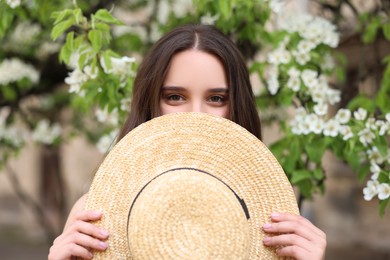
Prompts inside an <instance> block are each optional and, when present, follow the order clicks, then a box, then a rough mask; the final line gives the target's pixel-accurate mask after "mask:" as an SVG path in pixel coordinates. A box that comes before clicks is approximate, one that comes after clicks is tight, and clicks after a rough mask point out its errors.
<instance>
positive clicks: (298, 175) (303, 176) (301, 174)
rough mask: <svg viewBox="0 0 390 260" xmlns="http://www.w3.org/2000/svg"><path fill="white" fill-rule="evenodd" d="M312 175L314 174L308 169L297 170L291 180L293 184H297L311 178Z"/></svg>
mask: <svg viewBox="0 0 390 260" xmlns="http://www.w3.org/2000/svg"><path fill="white" fill-rule="evenodd" d="M311 177H312V175H311V173H310V172H309V171H308V170H306V169H305V170H297V171H294V172H293V173H292V176H291V180H290V181H291V183H292V184H297V183H298V182H301V181H303V180H307V179H311Z"/></svg>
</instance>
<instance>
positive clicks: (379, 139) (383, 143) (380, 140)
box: [374, 136, 388, 158]
mask: <svg viewBox="0 0 390 260" xmlns="http://www.w3.org/2000/svg"><path fill="white" fill-rule="evenodd" d="M374 145H375V146H376V148H378V151H379V152H380V154H381V155H382V156H383V157H384V158H386V157H387V150H388V143H387V136H376V138H375V139H374Z"/></svg>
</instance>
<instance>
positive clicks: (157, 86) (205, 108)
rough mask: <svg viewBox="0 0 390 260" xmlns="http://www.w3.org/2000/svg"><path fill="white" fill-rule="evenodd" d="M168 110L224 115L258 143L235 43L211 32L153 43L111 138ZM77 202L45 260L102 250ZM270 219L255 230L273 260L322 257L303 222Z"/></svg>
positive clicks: (319, 235)
mask: <svg viewBox="0 0 390 260" xmlns="http://www.w3.org/2000/svg"><path fill="white" fill-rule="evenodd" d="M174 112H202V113H209V114H213V115H217V116H221V117H225V118H228V119H230V120H232V121H234V122H235V123H237V124H239V125H241V126H242V127H244V128H246V129H247V130H248V131H249V132H251V133H252V134H253V135H255V136H256V137H258V138H259V139H260V138H261V132H260V120H259V117H258V114H257V110H256V105H255V102H254V96H253V92H252V87H251V84H250V81H249V75H248V71H247V69H246V65H245V63H244V61H243V59H242V57H241V55H240V52H239V50H238V49H237V48H236V46H235V45H234V44H233V43H232V42H231V41H230V40H229V39H228V38H227V37H226V36H224V35H223V34H222V33H221V32H219V31H218V30H216V29H215V28H214V27H211V26H204V25H186V26H183V27H179V28H176V29H174V30H173V31H171V32H170V33H168V34H166V35H165V36H164V37H162V38H161V39H160V40H159V41H158V42H157V43H156V44H155V45H154V47H153V48H152V50H151V51H150V52H149V54H148V55H147V56H146V57H145V59H144V61H143V62H142V64H141V65H140V67H139V70H138V73H137V77H136V79H135V82H134V88H133V98H132V105H131V111H130V114H129V116H128V118H127V121H126V123H125V125H124V126H123V128H122V130H121V132H120V134H119V138H118V140H120V139H121V138H123V137H124V136H125V135H126V134H127V133H128V132H129V131H131V130H132V129H133V128H135V127H137V126H138V125H140V124H142V123H143V122H146V121H148V120H150V119H152V118H154V117H157V116H160V115H165V114H169V113H174ZM84 204H85V196H83V197H81V198H80V199H79V200H78V201H77V202H76V204H75V205H74V207H73V209H72V210H71V212H70V215H69V217H68V221H67V223H66V225H65V228H64V231H63V233H62V234H61V235H60V236H59V237H58V238H57V239H56V240H55V241H54V243H53V246H52V247H51V248H50V253H49V259H56V260H57V259H71V258H72V257H82V258H86V259H91V258H92V257H93V255H92V253H91V252H90V249H94V250H105V249H106V248H107V247H108V243H109V240H107V238H108V237H109V234H108V232H107V231H106V230H101V229H99V228H98V227H96V226H94V225H93V224H91V223H89V222H90V221H94V220H98V219H100V218H101V217H102V216H103V214H104V212H95V211H86V210H83V208H84ZM271 219H272V223H267V224H265V225H264V226H263V230H264V231H265V232H266V233H269V234H272V236H267V237H265V238H264V244H265V245H267V246H278V247H280V249H278V250H277V253H278V254H279V255H280V256H290V257H294V258H296V259H323V258H324V255H325V247H326V236H325V234H324V232H322V231H321V230H319V229H318V228H316V227H315V226H314V225H313V224H312V223H310V222H309V221H308V220H307V219H305V218H303V217H301V216H296V215H291V214H282V213H273V214H272V216H271ZM259 232H260V230H259Z"/></svg>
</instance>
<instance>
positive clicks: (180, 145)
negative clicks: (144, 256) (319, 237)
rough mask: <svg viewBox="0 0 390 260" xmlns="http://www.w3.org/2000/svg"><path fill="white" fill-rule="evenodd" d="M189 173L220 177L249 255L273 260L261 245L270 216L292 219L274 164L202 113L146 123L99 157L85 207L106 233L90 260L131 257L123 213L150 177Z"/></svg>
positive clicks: (250, 140) (228, 124)
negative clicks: (244, 214) (239, 210)
mask: <svg viewBox="0 0 390 260" xmlns="http://www.w3.org/2000/svg"><path fill="white" fill-rule="evenodd" d="M183 168H185V169H187V168H190V169H197V170H200V171H204V172H207V173H210V174H212V175H213V176H215V177H216V178H218V179H220V180H221V181H223V183H225V184H226V185H227V186H228V187H230V188H231V189H232V190H233V191H234V193H235V194H236V195H237V196H238V197H239V198H240V199H241V200H243V201H244V203H245V206H246V208H247V210H248V213H249V218H248V220H247V223H248V227H249V237H250V238H249V241H250V244H249V248H248V250H249V252H248V255H249V258H250V259H253V258H260V259H278V257H277V255H276V253H275V249H274V248H270V247H265V246H264V245H263V237H264V232H263V231H262V226H263V225H264V224H265V223H267V222H269V221H270V215H271V213H272V212H288V213H293V214H299V211H298V206H297V202H296V198H295V195H294V192H293V189H292V187H291V184H290V183H289V181H288V179H287V177H286V175H285V173H284V171H283V169H282V167H281V166H280V164H279V163H278V162H277V160H276V158H275V157H274V156H273V155H272V153H271V152H270V151H269V150H268V148H267V147H266V146H265V145H264V144H263V143H262V142H261V141H260V140H259V139H257V138H256V137H255V136H254V135H252V134H251V133H249V132H248V131H247V130H246V129H244V128H242V127H241V126H239V125H238V124H235V123H234V122H232V121H230V120H227V119H224V118H220V117H216V116H211V115H207V114H202V113H177V114H169V115H165V116H160V117H157V118H154V119H152V120H150V121H148V122H146V123H144V124H142V125H140V126H138V127H137V128H135V129H133V130H132V131H131V132H129V133H128V134H127V135H126V136H125V137H124V138H123V139H122V140H121V141H120V142H119V143H118V144H116V145H115V147H114V148H113V149H112V150H111V152H110V153H109V154H108V155H107V157H106V158H105V160H104V162H103V163H102V164H101V166H100V167H99V169H98V171H97V173H96V175H95V177H94V180H93V182H92V185H91V187H90V190H89V192H88V194H87V199H86V206H85V208H86V209H94V210H101V211H102V212H103V214H104V215H103V216H104V217H103V218H102V219H101V220H100V221H98V222H97V223H96V225H98V226H100V227H102V228H104V229H106V230H107V231H108V232H109V233H110V238H109V248H108V249H107V250H106V251H104V252H95V253H94V259H131V258H132V255H131V249H129V246H128V238H127V224H128V215H129V212H130V208H131V206H132V204H133V202H134V200H135V199H136V197H137V195H138V194H139V193H140V191H141V190H142V189H143V188H144V187H145V186H146V185H147V184H148V183H149V182H150V181H151V180H153V179H154V178H156V177H157V176H160V175H161V174H162V173H165V172H168V171H172V170H173V169H183Z"/></svg>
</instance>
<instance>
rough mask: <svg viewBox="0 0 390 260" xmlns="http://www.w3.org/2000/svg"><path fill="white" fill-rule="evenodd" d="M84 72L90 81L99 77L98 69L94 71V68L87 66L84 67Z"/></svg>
mask: <svg viewBox="0 0 390 260" xmlns="http://www.w3.org/2000/svg"><path fill="white" fill-rule="evenodd" d="M83 71H84V73H85V75H87V76H88V78H90V79H96V78H97V76H98V69H97V68H96V67H95V68H94V69H93V68H92V66H90V65H87V66H85V67H84V69H83Z"/></svg>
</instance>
